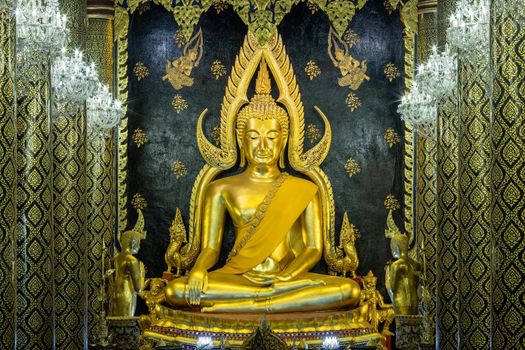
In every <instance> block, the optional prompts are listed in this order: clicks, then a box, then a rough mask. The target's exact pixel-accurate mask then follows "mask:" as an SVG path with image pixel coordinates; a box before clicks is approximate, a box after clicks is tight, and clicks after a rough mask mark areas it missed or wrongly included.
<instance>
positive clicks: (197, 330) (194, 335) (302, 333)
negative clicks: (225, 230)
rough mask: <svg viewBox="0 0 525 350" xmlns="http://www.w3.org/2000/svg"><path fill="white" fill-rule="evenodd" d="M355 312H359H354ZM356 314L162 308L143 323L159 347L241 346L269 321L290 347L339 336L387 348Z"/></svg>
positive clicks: (343, 342) (352, 342) (146, 336)
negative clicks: (204, 341) (206, 342)
mask: <svg viewBox="0 0 525 350" xmlns="http://www.w3.org/2000/svg"><path fill="white" fill-rule="evenodd" d="M354 312H355V311H354ZM352 313H353V312H352V311H348V310H338V311H330V312H313V313H289V314H210V313H202V312H200V311H182V310H172V309H169V308H166V307H163V306H159V309H158V313H157V316H158V317H156V318H154V317H153V316H151V315H150V316H146V317H143V318H142V319H141V321H140V325H141V328H142V332H143V333H142V337H143V339H144V340H145V341H147V342H150V343H156V344H166V345H177V344H187V345H194V344H196V343H197V340H198V338H199V337H202V336H208V337H211V338H212V339H213V340H214V342H215V343H216V344H215V345H216V346H218V347H220V346H221V344H223V345H224V344H226V348H232V347H233V348H235V347H240V346H241V345H242V343H243V342H244V341H245V340H246V339H247V338H248V337H249V336H250V335H251V334H252V333H254V332H255V331H256V329H257V328H258V326H259V324H260V322H261V320H263V319H265V320H266V321H267V322H268V325H269V326H270V328H271V329H272V331H273V333H275V334H277V335H278V336H279V337H280V338H282V339H283V340H284V341H285V342H286V343H287V344H288V345H294V344H295V345H296V346H297V347H298V348H302V346H304V345H308V346H312V345H315V346H319V345H321V344H322V343H323V341H324V339H325V337H327V336H335V337H337V338H338V340H339V342H340V343H341V345H369V346H376V347H377V349H386V346H385V337H384V336H383V335H381V334H379V333H378V332H377V330H375V329H373V327H372V326H370V325H369V324H357V323H356V322H353V321H352V319H353V316H352Z"/></svg>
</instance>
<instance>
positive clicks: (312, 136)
mask: <svg viewBox="0 0 525 350" xmlns="http://www.w3.org/2000/svg"><path fill="white" fill-rule="evenodd" d="M321 136H322V135H321V130H319V128H318V127H317V125H315V124H308V126H307V127H306V137H307V138H308V141H310V142H311V143H314V142H315V141H317V140H319V139H320V138H321Z"/></svg>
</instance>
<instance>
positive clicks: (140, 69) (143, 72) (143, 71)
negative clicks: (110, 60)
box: [133, 62, 149, 81]
mask: <svg viewBox="0 0 525 350" xmlns="http://www.w3.org/2000/svg"><path fill="white" fill-rule="evenodd" d="M133 74H135V78H137V80H138V81H141V80H144V79H146V78H147V77H148V76H149V69H148V67H146V65H145V64H144V63H143V62H137V64H135V67H134V68H133Z"/></svg>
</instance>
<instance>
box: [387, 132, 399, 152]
mask: <svg viewBox="0 0 525 350" xmlns="http://www.w3.org/2000/svg"><path fill="white" fill-rule="evenodd" d="M385 141H386V143H387V144H388V148H392V147H394V146H395V145H397V144H398V143H399V142H401V138H400V137H399V135H398V134H397V132H396V131H395V130H394V129H392V128H388V129H386V132H385Z"/></svg>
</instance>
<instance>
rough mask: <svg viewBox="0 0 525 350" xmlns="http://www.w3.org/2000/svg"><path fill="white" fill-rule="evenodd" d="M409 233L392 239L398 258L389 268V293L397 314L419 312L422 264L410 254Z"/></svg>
mask: <svg viewBox="0 0 525 350" xmlns="http://www.w3.org/2000/svg"><path fill="white" fill-rule="evenodd" d="M408 241H409V238H408V236H407V235H404V234H402V233H398V234H395V235H393V237H392V239H391V241H390V249H391V251H392V255H393V257H394V258H396V259H397V260H396V261H394V262H393V263H391V264H390V265H389V266H388V268H387V273H388V279H389V285H390V286H389V287H388V286H387V287H388V289H389V291H388V292H389V294H390V295H391V297H392V302H393V304H394V312H395V314H396V315H417V314H418V306H419V304H418V283H419V270H420V265H419V263H418V262H416V261H415V260H413V259H412V258H410V257H409V256H408Z"/></svg>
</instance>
